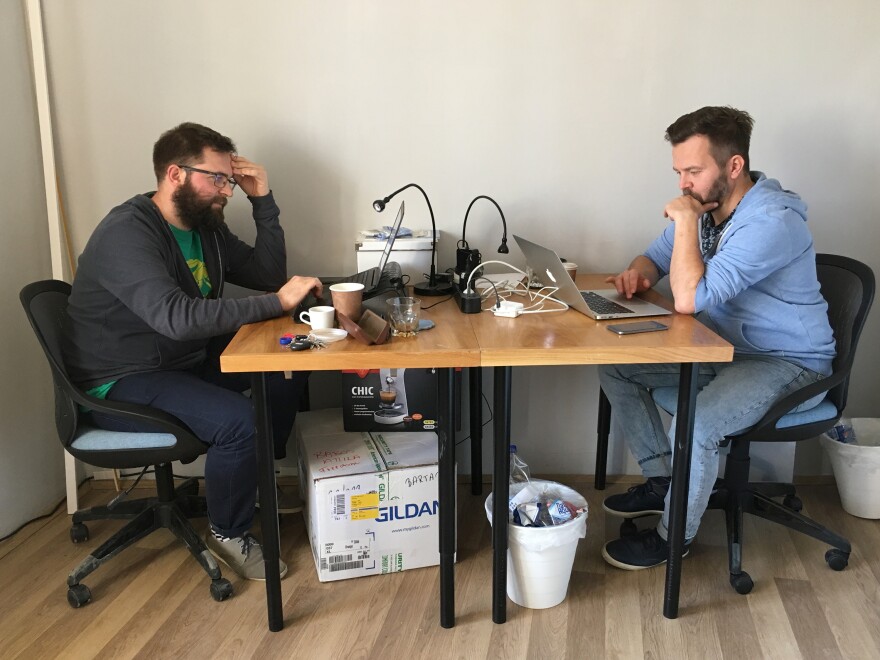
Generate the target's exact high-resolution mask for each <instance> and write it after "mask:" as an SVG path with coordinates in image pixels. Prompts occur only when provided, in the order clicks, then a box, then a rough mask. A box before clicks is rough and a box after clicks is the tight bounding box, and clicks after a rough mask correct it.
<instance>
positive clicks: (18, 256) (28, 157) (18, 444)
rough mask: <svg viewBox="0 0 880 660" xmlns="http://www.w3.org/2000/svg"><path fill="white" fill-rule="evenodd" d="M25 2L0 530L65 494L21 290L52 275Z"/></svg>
mask: <svg viewBox="0 0 880 660" xmlns="http://www.w3.org/2000/svg"><path fill="white" fill-rule="evenodd" d="M21 5H22V3H18V2H3V3H0V62H3V66H2V67H0V89H2V90H3V97H4V100H3V122H2V123H0V153H2V154H3V158H2V161H0V281H2V282H3V288H2V289H0V315H2V318H3V322H2V323H0V346H2V347H3V348H2V350H0V374H2V378H0V420H2V421H0V456H2V458H0V536H5V535H6V534H8V533H9V532H11V531H12V530H14V529H16V528H18V526H19V525H21V524H22V523H23V522H25V521H27V520H30V519H31V518H34V517H36V516H38V515H40V514H43V513H47V512H48V511H49V510H51V509H52V508H53V507H54V506H55V505H56V504H57V503H58V502H59V500H60V499H61V498H62V497H64V474H63V460H62V451H61V445H60V444H59V443H58V438H57V436H56V435H55V424H54V416H53V415H54V405H53V400H52V396H53V395H52V386H51V381H50V376H49V368H48V366H47V365H46V361H45V358H43V356H42V353H41V352H40V348H39V346H38V345H37V341H36V339H34V336H33V333H32V332H31V329H30V326H29V325H28V322H27V319H26V318H25V316H24V312H23V311H22V309H21V304H20V303H19V301H18V292H19V291H20V290H21V288H22V286H24V285H25V284H26V283H28V282H31V281H34V280H38V279H46V278H49V277H51V276H52V269H51V266H50V261H49V231H48V229H47V222H46V203H45V196H44V194H43V177H42V170H41V162H42V161H41V158H40V145H39V138H38V130H37V116H36V106H35V102H34V94H33V85H32V83H31V72H30V64H29V61H30V60H29V57H30V56H29V52H30V51H29V49H28V41H27V37H26V31H25V21H24V11H23V9H22V6H21Z"/></svg>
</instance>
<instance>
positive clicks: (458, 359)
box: [220, 275, 733, 631]
mask: <svg viewBox="0 0 880 660" xmlns="http://www.w3.org/2000/svg"><path fill="white" fill-rule="evenodd" d="M602 279H603V277H602V276H589V275H580V276H578V285H579V286H580V287H581V288H590V287H593V288H596V287H598V288H602V286H601V285H600V283H601V281H602ZM647 297H648V298H649V299H651V300H652V301H653V302H657V303H658V304H661V305H665V306H667V307H669V303H668V301H665V300H664V299H663V298H662V297H661V296H660V295H659V294H656V293H654V292H650V294H649V295H648V296H647ZM427 300H428V301H431V300H432V299H430V298H428V299H427ZM434 300H440V299H439V298H438V299H434ZM428 304H429V305H430V304H432V302H428ZM424 316H425V318H430V319H432V320H434V321H435V322H436V324H437V327H436V328H435V329H433V330H430V331H428V332H422V333H419V335H418V336H416V337H409V338H400V339H392V341H391V342H389V343H388V344H385V345H383V346H364V345H362V344H360V343H358V342H356V341H354V340H353V339H351V338H349V339H346V340H345V341H342V342H337V343H334V344H330V345H328V346H327V348H325V349H323V350H320V351H301V352H291V351H288V350H284V349H282V348H280V347H279V345H278V338H279V337H280V336H281V335H283V334H284V333H287V332H299V333H303V332H305V331H307V330H308V327H307V326H303V325H301V324H295V323H293V321H291V320H290V319H289V318H287V317H282V318H279V319H273V320H270V321H264V322H263V323H256V324H252V325H248V326H244V327H243V328H242V329H241V330H239V332H238V334H236V336H235V338H234V339H233V341H232V342H231V343H230V344H229V346H228V347H227V349H226V351H224V353H223V355H222V356H221V358H220V365H221V368H222V369H223V371H237V372H251V373H252V382H253V387H252V393H253V398H254V405H255V408H256V412H257V460H258V464H259V484H260V515H261V520H262V524H263V536H264V539H263V541H264V553H265V557H266V597H267V602H268V610H269V629H270V630H273V631H275V630H280V629H281V628H282V627H283V612H282V607H281V585H280V578H279V575H278V561H277V560H278V554H279V541H278V516H277V507H276V502H275V498H274V496H272V495H273V494H274V492H275V471H274V460H273V455H272V439H271V437H272V434H271V428H270V423H269V415H268V411H267V409H266V397H265V372H268V371H299V370H313V371H320V370H336V369H356V368H360V369H378V368H386V367H423V368H431V367H436V368H438V369H440V429H439V433H438V437H439V465H438V469H439V473H440V483H439V495H440V502H441V506H440V625H441V626H443V627H445V628H449V627H452V626H453V625H454V623H455V611H454V610H455V608H454V583H453V571H454V565H453V561H452V559H453V555H454V552H455V548H454V525H455V481H454V480H455V470H454V465H455V436H454V428H455V426H454V422H453V416H454V414H453V413H454V411H453V407H452V402H453V395H452V384H453V377H452V373H451V372H452V370H453V368H454V367H472V368H473V367H483V366H485V367H494V368H495V374H494V380H495V392H494V401H495V425H494V471H493V474H494V478H493V488H494V495H493V497H494V499H493V501H495V502H499V501H500V502H506V501H507V499H508V481H509V469H510V466H509V455H508V451H509V443H510V394H511V381H512V368H513V367H515V366H541V365H582V364H620V363H642V362H648V363H651V362H653V363H681V364H682V369H681V378H680V389H679V404H678V423H677V425H676V436H675V447H676V449H675V458H674V466H673V475H674V476H675V477H676V478H675V479H673V489H672V491H673V492H672V498H671V507H670V526H669V532H670V558H669V562H668V563H667V570H666V591H665V596H664V614H665V615H666V616H667V617H669V618H675V617H676V616H677V613H678V590H679V580H680V577H681V549H682V548H683V545H684V521H685V517H686V515H687V487H688V476H689V473H690V454H691V437H692V435H693V406H694V400H695V398H696V379H695V377H694V376H695V375H696V373H697V368H698V366H699V363H700V362H726V361H730V360H732V359H733V347H732V346H731V345H730V344H728V343H727V342H725V341H724V340H723V339H721V338H720V337H718V336H717V335H715V334H714V333H712V332H711V331H710V330H708V329H707V328H706V327H705V326H703V325H702V324H700V323H699V322H697V321H696V320H694V319H693V318H692V317H691V316H687V315H678V314H676V315H673V316H670V317H666V318H665V320H664V322H666V323H668V324H669V326H670V328H669V330H667V331H664V332H654V333H645V334H639V335H629V336H625V337H620V336H618V335H615V334H613V333H611V332H608V331H607V330H606V329H605V326H606V325H607V324H608V323H609V322H608V321H593V320H592V319H589V318H587V317H586V316H583V315H582V314H579V313H578V312H574V311H568V312H564V313H555V314H528V315H523V316H520V317H518V318H516V319H505V318H497V317H495V316H493V315H492V314H489V313H486V312H482V313H480V314H470V315H465V314H461V313H460V312H459V311H458V307H457V306H456V304H455V303H454V301H451V300H449V301H446V302H443V303H441V304H439V305H437V306H436V307H433V308H432V309H429V310H426V311H425V312H424ZM472 371H473V372H474V373H477V372H478V369H476V368H475V369H473V370H472ZM479 383H480V379H479V377H477V378H473V377H472V378H471V387H472V388H474V387H475V386H477V385H478V384H479ZM471 400H472V401H473V400H474V397H473V392H472V393H471ZM477 402H479V397H477ZM480 424H481V421H480V418H479V415H477V416H476V421H475V416H474V415H473V411H472V415H471V427H472V434H473V438H478V437H479V435H477V434H476V432H477V431H478V428H474V426H475V425H476V427H479V426H480ZM678 477H682V478H678ZM492 534H493V553H494V555H493V596H492V619H493V621H495V622H496V623H504V621H505V620H506V616H507V614H506V611H507V610H506V608H507V601H506V598H507V594H506V591H507V586H506V583H507V566H506V564H507V516H506V509H505V508H503V507H496V512H495V519H494V520H493V525H492Z"/></svg>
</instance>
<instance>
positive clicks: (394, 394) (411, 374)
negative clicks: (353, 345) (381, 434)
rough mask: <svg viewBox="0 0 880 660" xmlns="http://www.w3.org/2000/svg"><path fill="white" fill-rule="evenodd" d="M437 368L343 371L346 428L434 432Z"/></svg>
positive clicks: (348, 429) (351, 429)
mask: <svg viewBox="0 0 880 660" xmlns="http://www.w3.org/2000/svg"><path fill="white" fill-rule="evenodd" d="M437 413H438V410H437V370H436V369H414V368H409V369H369V370H366V369H364V370H346V371H343V372H342V420H343V424H344V426H345V430H346V431H386V432H392V431H434V430H436V428H437Z"/></svg>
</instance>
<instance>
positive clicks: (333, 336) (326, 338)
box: [311, 328, 348, 344]
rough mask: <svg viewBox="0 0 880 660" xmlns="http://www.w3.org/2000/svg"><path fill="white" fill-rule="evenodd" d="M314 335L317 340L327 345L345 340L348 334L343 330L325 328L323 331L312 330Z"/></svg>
mask: <svg viewBox="0 0 880 660" xmlns="http://www.w3.org/2000/svg"><path fill="white" fill-rule="evenodd" d="M311 334H312V335H314V336H315V338H316V339H320V340H321V341H322V342H324V343H325V344H332V343H333V342H334V341H339V340H340V339H345V338H346V337H348V333H347V332H346V331H345V330H343V329H342V328H324V329H323V330H312V332H311Z"/></svg>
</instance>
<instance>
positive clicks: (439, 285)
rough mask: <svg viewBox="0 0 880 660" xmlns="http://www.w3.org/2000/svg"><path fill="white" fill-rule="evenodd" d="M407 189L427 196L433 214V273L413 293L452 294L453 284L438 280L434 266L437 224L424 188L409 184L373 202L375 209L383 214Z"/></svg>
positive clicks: (429, 294) (414, 288)
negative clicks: (394, 199) (395, 197)
mask: <svg viewBox="0 0 880 660" xmlns="http://www.w3.org/2000/svg"><path fill="white" fill-rule="evenodd" d="M407 188H418V189H419V190H420V191H421V193H422V195H424V196H425V201H426V202H427V203H428V211H430V213H431V231H432V232H433V238H432V240H431V272H430V273H428V281H427V282H419V283H418V284H416V285H415V286H414V287H413V291H414V292H415V293H416V294H417V295H420V296H443V295H446V294H449V293H452V284H451V283H449V282H440V281H438V280H437V268H436V266H435V265H434V259H435V255H436V254H437V224H436V223H435V222H434V209H432V208H431V200H429V199H428V194H427V193H426V192H425V191H424V190H423V189H422V187H421V186H420V185H418V184H417V183H408V184H406V185H405V186H404V187H403V188H398V189H397V190H395V191H394V192H393V193H391V194H390V195H388V197H385V198H383V199H377V200H376V201H375V202H373V208H374V209H375V210H376V211H377V212H379V213H381V212H382V211H384V210H385V205H386V204H387V203H388V202H390V201H391V199H392V198H393V197H394V196H395V195H396V194H397V193H399V192H401V191H403V190H406V189H407Z"/></svg>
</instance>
